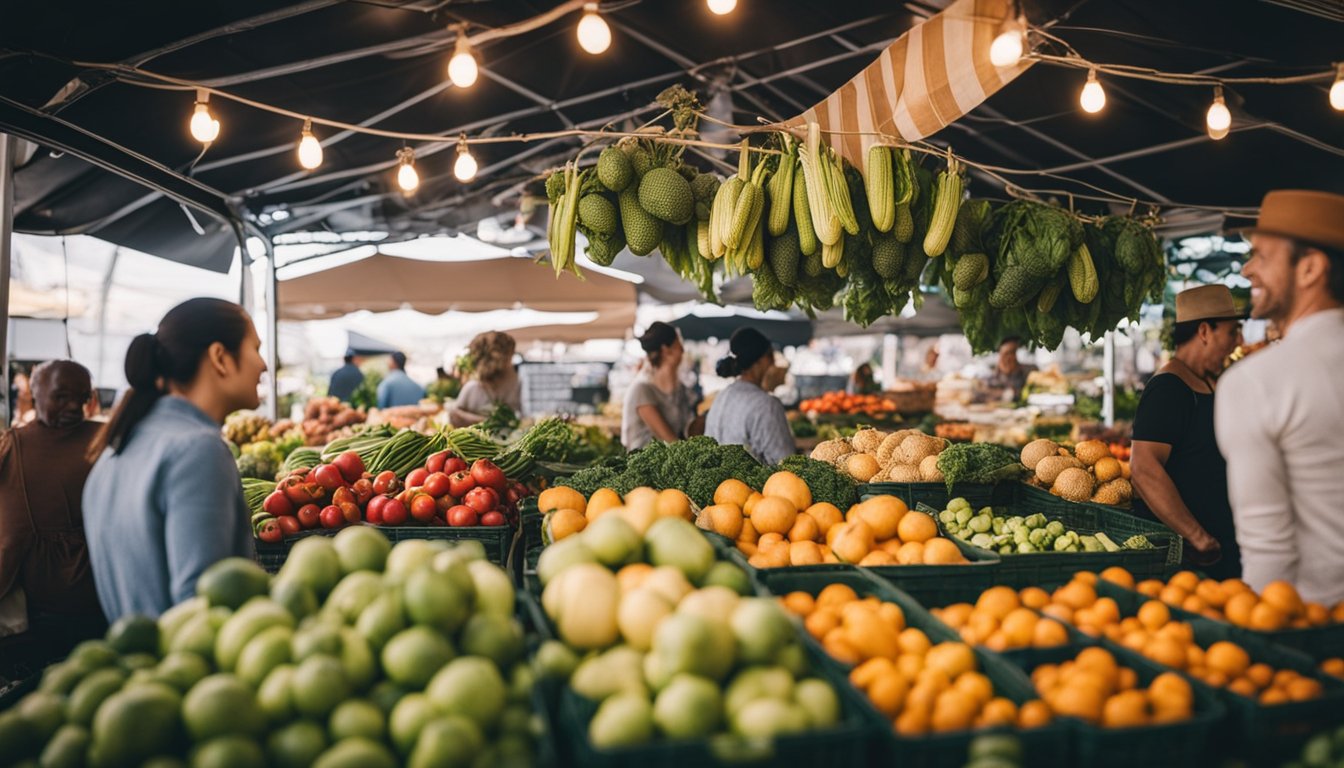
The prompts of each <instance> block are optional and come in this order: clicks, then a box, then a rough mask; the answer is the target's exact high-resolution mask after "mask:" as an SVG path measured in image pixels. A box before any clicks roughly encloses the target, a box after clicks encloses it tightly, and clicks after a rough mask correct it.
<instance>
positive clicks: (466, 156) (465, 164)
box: [453, 135, 476, 181]
mask: <svg viewBox="0 0 1344 768" xmlns="http://www.w3.org/2000/svg"><path fill="white" fill-rule="evenodd" d="M453 175H454V176H456V177H457V180H458V181H471V180H472V179H474V178H476V158H475V157H472V155H471V150H470V149H468V148H467V137H466V135H463V136H462V138H461V139H460V140H459V141H458V142H457V161H456V162H454V163H453Z"/></svg>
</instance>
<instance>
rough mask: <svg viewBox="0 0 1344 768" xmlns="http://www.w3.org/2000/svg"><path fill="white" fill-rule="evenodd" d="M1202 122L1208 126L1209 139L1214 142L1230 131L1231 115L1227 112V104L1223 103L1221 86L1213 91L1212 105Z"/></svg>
mask: <svg viewBox="0 0 1344 768" xmlns="http://www.w3.org/2000/svg"><path fill="white" fill-rule="evenodd" d="M1204 121H1205V122H1206V123H1207V124H1208V126H1209V138H1211V139H1213V140H1215V141H1217V140H1218V139H1221V138H1223V137H1224V136H1227V134H1228V132H1229V131H1230V130H1231V129H1232V113H1231V112H1229V111H1228V109H1227V103H1226V102H1224V101H1223V87H1222V86H1221V85H1220V86H1217V87H1215V88H1214V89H1213V103H1212V104H1210V105H1209V111H1208V113H1207V114H1206V115H1205V116H1204Z"/></svg>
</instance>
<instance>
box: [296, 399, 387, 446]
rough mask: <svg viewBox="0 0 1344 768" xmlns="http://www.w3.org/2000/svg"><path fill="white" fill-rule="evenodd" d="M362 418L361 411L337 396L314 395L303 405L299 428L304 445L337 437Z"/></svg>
mask: <svg viewBox="0 0 1344 768" xmlns="http://www.w3.org/2000/svg"><path fill="white" fill-rule="evenodd" d="M375 386H376V385H375ZM364 420H365V415H364V412H363V411H357V410H355V409H354V408H351V407H350V406H349V405H346V404H345V403H343V402H341V401H340V400H338V399H337V398H334V397H315V398H313V399H311V400H309V401H308V403H307V405H305V406H304V408H303V421H302V422H301V423H300V424H299V429H301V430H302V431H303V444H304V445H311V446H319V445H326V444H327V443H329V442H331V440H332V439H334V438H336V437H339V436H340V434H339V433H340V432H341V431H342V430H345V429H348V428H349V427H352V426H354V425H356V424H363V423H364ZM282 423H285V422H282Z"/></svg>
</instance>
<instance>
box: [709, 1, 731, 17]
mask: <svg viewBox="0 0 1344 768" xmlns="http://www.w3.org/2000/svg"><path fill="white" fill-rule="evenodd" d="M736 7H737V0H709V10H710V12H711V13H715V14H718V15H719V16H726V15H727V14H730V13H732V12H733V9H734V8H736Z"/></svg>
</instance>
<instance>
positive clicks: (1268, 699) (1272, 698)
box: [1260, 688, 1292, 707]
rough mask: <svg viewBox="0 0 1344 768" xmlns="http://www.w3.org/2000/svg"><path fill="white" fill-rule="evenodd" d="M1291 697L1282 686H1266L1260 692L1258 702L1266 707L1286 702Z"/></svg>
mask: <svg viewBox="0 0 1344 768" xmlns="http://www.w3.org/2000/svg"><path fill="white" fill-rule="evenodd" d="M1289 701H1292V699H1290V698H1288V694H1287V693H1286V692H1284V690H1283V689H1282V688H1266V689H1265V690H1264V691H1262V692H1261V693H1260V704H1261V705H1262V706H1266V707H1272V706H1274V705H1275V704H1287V703H1288V702H1289Z"/></svg>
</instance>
